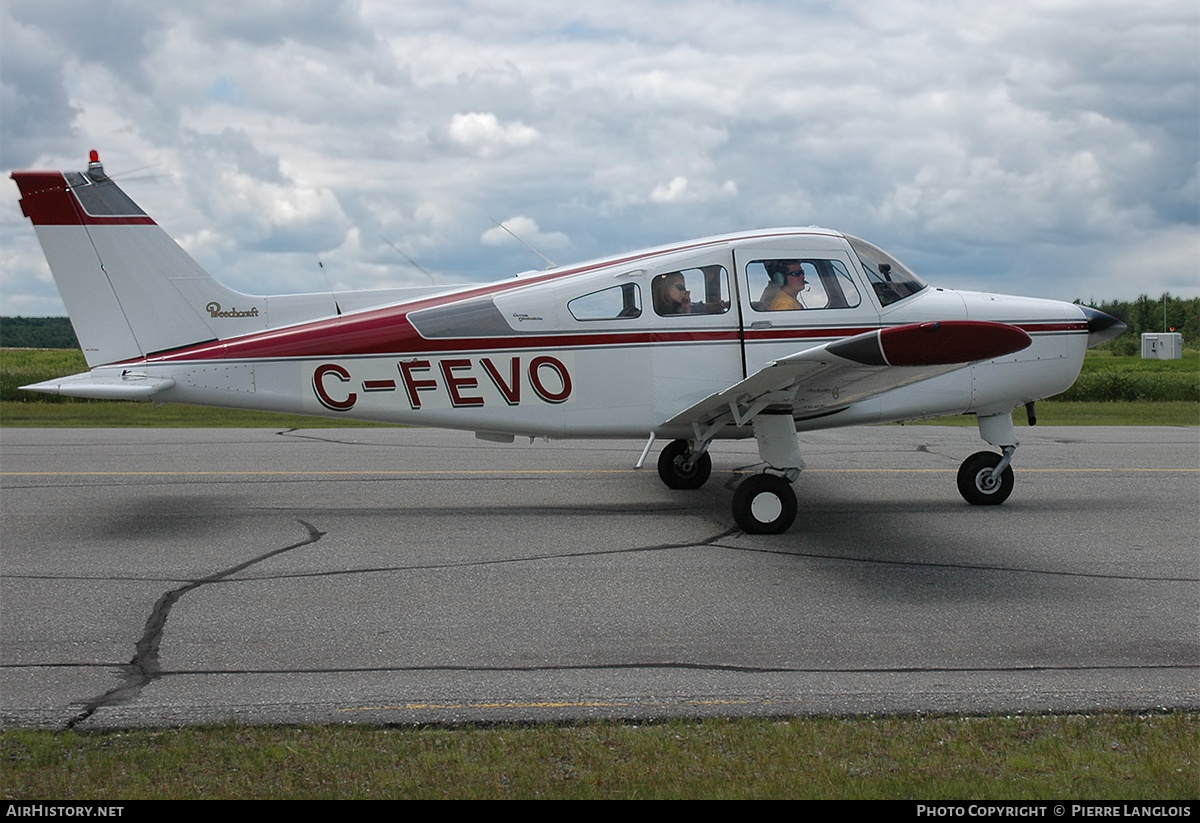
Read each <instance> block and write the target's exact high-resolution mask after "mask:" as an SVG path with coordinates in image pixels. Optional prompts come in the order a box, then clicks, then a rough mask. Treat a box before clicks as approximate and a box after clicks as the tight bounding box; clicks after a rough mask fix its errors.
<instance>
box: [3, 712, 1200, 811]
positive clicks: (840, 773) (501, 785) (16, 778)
mask: <svg viewBox="0 0 1200 823" xmlns="http://www.w3.org/2000/svg"><path fill="white" fill-rule="evenodd" d="M1198 733H1200V715H1197V714H1196V713H1189V712H1174V713H1165V714H1138V715H1133V714H1100V715H1087V716H1082V715H1033V716H1023V715H1017V716H1007V717H962V716H945V717H884V718H873V717H869V718H861V717H858V718H790V719H738V720H730V719H717V720H702V721H683V720H680V721H670V722H663V723H650V724H633V723H618V722H599V723H586V724H581V725H568V726H550V725H546V726H493V727H474V726H468V727H463V728H441V727H401V728H390V727H387V728H380V727H371V726H305V727H247V726H233V725H230V726H215V727H214V726H209V727H191V728H182V729H159V730H133V731H120V732H93V733H78V732H53V731H34V730H9V731H5V732H3V733H0V758H2V760H3V762H4V764H5V766H4V769H3V771H2V772H0V791H3V794H4V797H5V798H8V799H21V800H39V799H54V800H71V799H89V800H97V801H98V800H108V799H114V800H115V799H124V800H134V799H162V798H211V799H233V798H243V799H246V798H453V799H504V798H562V799H570V798H579V799H582V798H690V797H706V798H730V799H733V798H891V799H895V798H920V799H929V800H938V799H943V800H953V799H960V800H961V799H970V800H992V799H995V800H1000V799H1008V800H1031V799H1033V800H1036V799H1045V798H1054V799H1055V800H1067V799H1071V798H1087V799H1092V800H1095V799H1100V798H1104V799H1109V800H1119V799H1128V800H1155V799H1158V800H1164V799H1165V800H1184V799H1193V800H1194V799H1196V798H1197V797H1198V796H1200V748H1198V747H1197V746H1196V740H1197V736H1198Z"/></svg>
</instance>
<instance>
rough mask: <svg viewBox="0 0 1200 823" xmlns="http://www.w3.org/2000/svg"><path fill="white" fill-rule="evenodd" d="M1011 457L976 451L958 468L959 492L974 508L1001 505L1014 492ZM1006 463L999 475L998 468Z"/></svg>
mask: <svg viewBox="0 0 1200 823" xmlns="http://www.w3.org/2000/svg"><path fill="white" fill-rule="evenodd" d="M1008 457H1010V455H1000V454H996V453H995V452H976V453H975V454H973V455H971V456H970V457H968V458H967V459H966V460H964V461H963V464H962V466H960V467H959V469H958V491H959V494H961V495H962V496H963V499H964V500H966V501H967V502H968V503H970V504H971V505H972V506H999V505H1000V504H1001V503H1003V502H1004V501H1005V500H1007V499H1008V496H1009V495H1010V494H1012V490H1013V470H1012V467H1011V466H1009V465H1008ZM1001 463H1003V464H1004V465H1003V467H1002V468H1001V469H1000V472H999V473H997V472H996V469H997V467H1000V464H1001Z"/></svg>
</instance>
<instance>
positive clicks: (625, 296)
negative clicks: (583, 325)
mask: <svg viewBox="0 0 1200 823" xmlns="http://www.w3.org/2000/svg"><path fill="white" fill-rule="evenodd" d="M567 310H568V311H570V312H571V316H572V317H574V318H575V319H576V320H630V319H633V318H634V317H641V316H642V292H641V289H639V288H638V284H637V283H622V284H621V285H619V286H612V287H610V288H607V289H601V290H600V291H594V292H592V293H591V294H585V295H583V296H582V297H576V298H575V299H574V300H571V301H570V302H568V303H567Z"/></svg>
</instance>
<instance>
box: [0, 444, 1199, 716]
mask: <svg viewBox="0 0 1200 823" xmlns="http://www.w3.org/2000/svg"><path fill="white" fill-rule="evenodd" d="M1018 434H1019V436H1020V438H1021V441H1022V445H1021V447H1020V448H1019V449H1018V450H1017V454H1016V458H1015V460H1014V464H1013V465H1014V467H1015V470H1016V488H1015V491H1014V492H1013V495H1012V497H1011V498H1010V499H1009V501H1008V502H1007V503H1005V505H1003V506H1001V507H998V508H992V507H973V506H968V505H967V504H966V503H964V502H963V501H962V499H961V498H960V497H959V495H958V492H957V490H956V488H955V481H954V477H955V471H956V470H957V468H958V465H959V463H960V462H961V461H962V459H963V458H964V457H966V456H967V455H968V454H970V453H971V452H974V451H977V450H980V449H981V448H983V447H984V444H983V443H982V442H981V441H980V440H979V439H978V434H977V432H976V431H975V430H974V429H973V428H946V427H925V426H909V427H897V426H890V427H875V428H863V429H848V430H839V431H831V432H817V433H808V434H805V435H804V436H803V437H802V443H803V453H804V456H805V459H806V460H807V462H808V466H809V470H808V471H806V472H805V473H804V474H803V475H802V476H801V477H800V479H799V481H798V483H797V487H796V488H797V492H798V496H799V498H800V515H799V517H798V518H797V521H796V524H795V525H794V526H793V527H792V528H791V529H790V530H789V531H788V532H787V533H786V534H783V535H779V536H748V535H744V534H741V533H740V532H738V531H737V530H736V528H735V527H734V525H733V520H732V516H731V514H730V501H731V498H732V491H731V489H732V487H733V486H734V485H735V484H736V482H737V481H738V480H739V479H740V477H741V476H743V475H744V474H746V473H749V472H752V471H754V470H755V469H756V466H757V464H758V457H757V451H756V449H755V446H754V444H753V441H746V442H738V443H717V444H715V445H714V447H713V458H714V471H713V476H712V479H711V480H710V481H709V483H708V485H707V486H705V487H704V488H703V489H700V490H697V491H671V490H669V489H667V488H666V487H664V486H663V485H662V484H661V483H660V482H659V480H658V478H657V476H656V474H655V471H654V468H653V463H652V460H653V457H652V458H651V463H650V465H648V466H647V468H646V469H645V470H643V471H641V472H637V471H634V470H633V469H632V465H633V463H634V462H635V461H636V459H637V457H638V454H639V453H640V451H641V447H642V445H643V444H642V443H635V442H579V441H576V442H552V443H545V442H541V441H539V442H535V443H532V444H529V443H528V442H527V441H525V440H518V441H517V442H516V443H514V444H511V445H501V444H496V443H486V442H482V441H478V440H475V439H473V438H472V436H471V435H470V434H469V433H457V432H439V431H428V430H418V429H354V430H337V429H312V430H302V431H287V432H283V431H277V430H266V429H260V430H240V429H199V430H197V429H183V430H171V429H146V430H105V429H78V430H38V429H3V430H0V483H2V486H0V493H2V497H0V725H4V726H10V727H11V726H40V727H63V726H67V725H74V726H76V727H77V728H99V727H119V726H137V725H177V724H187V723H199V722H211V721H224V720H235V721H241V722H250V723H275V722H279V723H301V722H372V723H375V722H380V723H410V722H415V723H427V722H476V721H483V722H491V721H542V720H560V719H581V718H594V717H613V718H661V717H672V716H708V715H789V714H809V713H821V714H827V713H836V714H843V713H872V712H878V713H894V712H905V713H910V712H1022V711H1094V710H1101V709H1127V710H1149V709H1158V708H1178V707H1187V708H1196V707H1200V677H1198V675H1200V548H1198V545H1197V535H1198V534H1200V528H1198V526H1200V437H1198V434H1197V429H1195V428H1125V427H1122V428H1107V427H1097V428H1090V427H1089V428H1082V427H1081V428H1063V427H1057V428H1056V427H1038V428H1035V429H1021V430H1019V432H1018ZM660 445H662V444H660ZM656 451H657V450H656Z"/></svg>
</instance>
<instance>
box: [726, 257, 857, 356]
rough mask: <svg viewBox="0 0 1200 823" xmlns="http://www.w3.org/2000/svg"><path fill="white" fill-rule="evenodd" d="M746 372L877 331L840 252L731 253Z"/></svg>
mask: <svg viewBox="0 0 1200 823" xmlns="http://www.w3.org/2000/svg"><path fill="white" fill-rule="evenodd" d="M734 265H735V267H736V269H737V283H738V293H739V300H740V308H741V316H742V324H743V336H744V346H745V356H746V368H747V371H748V372H751V373H753V372H755V371H757V370H758V369H760V368H762V366H763V365H764V364H765V363H767V362H769V361H771V360H774V359H776V358H779V357H784V356H786V355H789V354H794V353H796V352H799V351H803V350H804V349H808V348H812V347H814V346H819V345H821V344H822V343H827V342H830V341H831V340H836V339H838V338H841V337H848V336H850V335H854V334H859V333H861V332H864V331H869V330H871V329H876V328H879V324H880V321H879V313H878V312H877V311H876V309H875V304H874V303H873V302H872V301H871V300H870V299H869V297H868V296H867V292H866V290H865V289H864V284H863V283H862V282H861V280H860V278H859V275H858V273H857V271H856V269H855V267H854V266H853V265H852V264H851V262H850V259H849V257H848V255H847V254H846V253H845V251H844V250H842V249H841V248H833V247H831V246H830V245H824V244H823V245H822V246H820V247H815V248H812V249H807V248H804V249H798V248H795V247H793V248H791V249H782V248H781V249H775V248H746V249H739V250H737V251H735V252H734Z"/></svg>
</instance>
